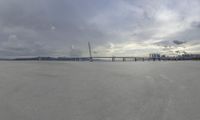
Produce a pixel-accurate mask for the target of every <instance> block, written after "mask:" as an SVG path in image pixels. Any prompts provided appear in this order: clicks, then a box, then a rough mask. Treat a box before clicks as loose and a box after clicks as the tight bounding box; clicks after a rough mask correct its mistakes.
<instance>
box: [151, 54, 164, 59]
mask: <svg viewBox="0 0 200 120" xmlns="http://www.w3.org/2000/svg"><path fill="white" fill-rule="evenodd" d="M149 57H150V58H154V59H159V58H160V57H161V55H160V54H158V53H152V54H149Z"/></svg>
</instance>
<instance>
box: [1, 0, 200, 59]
mask: <svg viewBox="0 0 200 120" xmlns="http://www.w3.org/2000/svg"><path fill="white" fill-rule="evenodd" d="M88 42H90V44H91V46H92V54H93V56H148V55H149V53H160V54H166V55H179V54H184V53H193V54H198V53H200V1H199V0H0V57H30V56H67V57H69V56H77V57H78V56H89V54H88V46H87V45H88Z"/></svg>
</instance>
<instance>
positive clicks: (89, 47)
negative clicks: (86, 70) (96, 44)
mask: <svg viewBox="0 0 200 120" xmlns="http://www.w3.org/2000/svg"><path fill="white" fill-rule="evenodd" d="M88 49H89V55H90V62H92V61H93V60H92V51H91V45H90V42H88Z"/></svg>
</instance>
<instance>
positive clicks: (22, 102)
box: [0, 61, 200, 120]
mask: <svg viewBox="0 0 200 120" xmlns="http://www.w3.org/2000/svg"><path fill="white" fill-rule="evenodd" d="M0 119H1V120H200V62H197V61H196V62H195V61H193V62H192V61H187V62H186V61H182V62H125V63H123V62H115V63H112V62H93V63H89V62H37V61H35V62H34V61H27V62H23V61H20V62H17V61H12V62H11V61H10V62H9V61H7V62H6V61H1V62H0Z"/></svg>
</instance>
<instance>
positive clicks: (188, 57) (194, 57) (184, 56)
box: [181, 54, 200, 60]
mask: <svg viewBox="0 0 200 120" xmlns="http://www.w3.org/2000/svg"><path fill="white" fill-rule="evenodd" d="M181 57H182V58H184V59H189V60H194V59H198V60H199V59H200V54H183V55H182V56H181Z"/></svg>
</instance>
